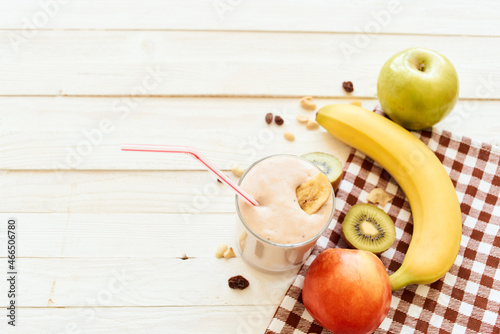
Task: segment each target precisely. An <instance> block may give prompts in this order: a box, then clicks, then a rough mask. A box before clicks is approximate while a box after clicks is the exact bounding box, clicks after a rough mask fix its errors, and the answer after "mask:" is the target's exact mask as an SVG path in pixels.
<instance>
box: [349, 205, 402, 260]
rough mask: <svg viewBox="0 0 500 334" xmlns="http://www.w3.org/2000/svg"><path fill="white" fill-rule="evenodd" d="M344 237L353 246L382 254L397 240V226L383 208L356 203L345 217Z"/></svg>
mask: <svg viewBox="0 0 500 334" xmlns="http://www.w3.org/2000/svg"><path fill="white" fill-rule="evenodd" d="M342 237H343V238H344V240H345V241H346V242H347V244H348V245H349V246H350V247H352V248H357V249H362V250H366V251H369V252H372V253H374V254H380V253H382V252H384V251H386V250H387V249H389V247H391V245H392V244H393V243H394V240H396V228H395V227H394V222H393V221H392V219H391V217H389V216H388V215H387V213H385V212H384V211H383V210H381V209H379V208H377V207H376V206H374V205H371V204H364V203H363V204H356V205H354V206H353V207H352V208H351V209H349V211H348V212H347V215H346V216H345V218H344V222H343V223H342Z"/></svg>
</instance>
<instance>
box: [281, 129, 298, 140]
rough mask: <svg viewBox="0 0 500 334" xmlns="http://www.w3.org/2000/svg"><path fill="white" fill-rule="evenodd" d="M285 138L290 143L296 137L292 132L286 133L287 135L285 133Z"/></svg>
mask: <svg viewBox="0 0 500 334" xmlns="http://www.w3.org/2000/svg"><path fill="white" fill-rule="evenodd" d="M283 138H285V139H286V140H288V141H294V140H295V135H294V134H293V133H291V132H288V131H285V133H283Z"/></svg>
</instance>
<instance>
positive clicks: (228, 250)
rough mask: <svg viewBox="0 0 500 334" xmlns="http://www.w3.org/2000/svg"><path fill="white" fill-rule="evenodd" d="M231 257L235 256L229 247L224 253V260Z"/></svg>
mask: <svg viewBox="0 0 500 334" xmlns="http://www.w3.org/2000/svg"><path fill="white" fill-rule="evenodd" d="M232 257H236V254H234V250H233V247H229V248H228V249H227V250H226V251H225V252H224V258H225V259H230V258H232Z"/></svg>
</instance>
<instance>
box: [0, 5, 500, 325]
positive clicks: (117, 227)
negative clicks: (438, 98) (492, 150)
mask: <svg viewBox="0 0 500 334" xmlns="http://www.w3.org/2000/svg"><path fill="white" fill-rule="evenodd" d="M413 46H421V47H427V48H430V49H434V50H436V51H439V52H441V53H443V54H444V55H446V56H447V57H448V58H449V59H450V60H451V61H452V62H453V63H454V65H455V67H456V69H457V71H458V73H459V76H460V83H461V89H460V97H461V98H460V101H459V102H458V104H457V106H456V108H455V110H454V112H453V113H452V114H451V115H450V116H449V117H448V118H447V119H446V120H445V121H443V122H442V123H440V124H439V126H440V127H442V128H446V129H448V130H451V131H454V132H456V133H459V134H464V135H467V136H471V137H474V138H476V139H479V140H483V141H489V142H491V143H496V144H500V58H499V55H500V4H499V3H498V1H483V2H481V3H474V4H473V3H472V2H470V1H460V2H456V1H445V2H443V3H441V2H438V1H431V0H422V1H419V2H418V3H417V2H415V1H402V0H401V1H397V0H395V1H392V2H388V3H387V2H385V1H369V0H357V1H325V0H313V1H272V2H271V1H264V0H253V1H245V0H206V1H200V0H192V1H185V0H184V1H183V0H176V1H162V0H142V1H134V0H99V1H98V0H64V1H63V0H41V1H37V0H17V1H2V2H0V59H1V60H0V208H1V210H0V212H1V213H0V231H1V234H0V235H1V238H0V255H1V261H3V262H4V263H3V264H2V265H1V268H3V269H2V270H3V271H4V272H5V273H4V274H2V279H1V280H0V282H1V284H0V296H1V298H2V299H1V306H2V308H3V309H4V311H3V313H2V316H1V317H0V319H2V320H1V322H0V332H2V333H134V334H137V333H217V334H220V333H263V331H264V330H265V328H266V326H267V324H268V322H269V321H270V319H271V318H272V316H273V313H274V311H275V309H276V307H277V305H278V304H279V303H280V301H281V299H282V297H283V296H284V294H285V292H286V289H287V288H288V285H289V284H290V283H291V282H292V280H293V275H294V272H291V273H285V274H281V275H269V274H263V273H260V272H258V271H256V270H254V269H252V268H250V267H248V266H247V265H246V264H245V263H243V261H242V259H241V258H239V257H238V258H234V259H230V260H219V259H216V258H215V257H214V251H215V249H216V247H217V245H218V244H220V243H223V242H225V243H228V244H231V245H234V241H233V234H234V220H235V213H234V195H233V193H232V192H231V191H230V190H229V189H228V187H225V186H223V185H221V184H218V183H217V182H216V181H215V179H214V178H213V177H212V176H211V175H210V174H208V172H206V171H205V170H204V169H203V168H201V166H200V165H199V164H198V163H197V162H196V161H193V160H191V159H190V158H189V157H187V156H182V155H166V154H153V153H151V154H146V153H130V152H121V151H120V144H122V143H151V144H180V145H193V146H196V147H198V148H199V149H200V150H202V151H203V152H204V153H205V154H206V156H208V157H209V158H210V159H212V160H213V161H214V162H215V163H216V164H217V165H218V166H220V167H221V168H223V169H225V170H229V169H230V167H231V165H232V164H238V165H239V166H241V167H246V166H248V165H249V164H250V163H251V162H253V161H254V160H256V159H258V158H260V157H263V156H266V155H269V154H273V153H293V154H303V153H307V152H310V151H326V152H330V153H332V154H335V155H337V156H339V157H340V158H341V159H345V158H346V157H347V154H348V152H349V148H348V147H346V146H344V145H343V144H341V143H339V142H337V141H336V140H334V139H333V138H332V137H331V136H330V135H329V134H327V133H326V132H324V131H322V130H320V131H306V130H305V129H304V128H303V127H301V126H299V125H298V124H297V122H296V121H295V116H296V115H297V114H307V112H305V111H303V110H302V109H301V108H300V105H299V103H298V100H299V98H300V97H301V96H304V95H312V96H314V97H315V98H316V102H317V103H318V105H319V106H322V105H325V104H328V103H332V102H344V101H351V100H354V99H356V100H361V101H362V103H363V106H365V107H366V108H369V109H370V108H373V107H374V106H375V105H376V104H377V101H376V81H377V75H378V71H379V69H380V68H381V66H382V64H383V63H384V62H385V60H386V59H388V58H389V57H390V56H391V55H392V54H394V53H395V52H397V51H400V50H403V49H405V48H408V47H413ZM347 80H349V81H352V82H353V83H354V88H355V91H354V93H353V94H352V95H351V96H347V95H346V93H345V92H344V91H343V90H342V82H343V81H347ZM268 112H272V113H275V114H280V115H282V116H283V117H284V118H285V122H286V123H285V125H284V126H283V127H281V128H280V127H277V126H271V127H268V126H267V125H266V124H265V122H264V115H265V114H266V113H268ZM285 129H286V130H288V131H291V132H294V133H295V135H296V141H295V142H293V143H291V142H287V141H285V140H284V139H283V137H282V133H283V131H284V130H285ZM9 217H15V218H17V221H18V223H17V224H18V225H17V241H18V248H17V256H18V259H17V263H16V265H17V270H18V284H17V288H16V289H17V297H16V298H17V306H18V308H17V318H16V325H17V326H16V327H15V328H12V327H11V326H7V318H6V316H5V315H6V312H7V311H6V310H5V307H7V305H8V303H9V298H8V297H7V290H8V286H7V282H6V280H5V279H4V275H5V276H6V275H7V274H6V272H7V257H6V254H7V237H6V230H7V219H8V218H9ZM186 256H187V259H183V258H185V257H186ZM236 274H242V275H244V276H245V277H247V278H248V279H249V280H250V282H251V286H250V288H248V289H246V290H244V291H233V290H231V289H229V288H228V287H227V279H228V278H229V277H230V276H233V275H236Z"/></svg>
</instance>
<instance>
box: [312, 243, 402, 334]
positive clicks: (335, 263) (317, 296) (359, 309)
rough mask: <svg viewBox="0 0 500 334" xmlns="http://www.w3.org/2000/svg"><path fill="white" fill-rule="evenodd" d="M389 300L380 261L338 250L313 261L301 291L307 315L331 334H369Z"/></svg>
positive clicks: (365, 254) (363, 253)
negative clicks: (331, 333)
mask: <svg viewBox="0 0 500 334" xmlns="http://www.w3.org/2000/svg"><path fill="white" fill-rule="evenodd" d="M391 298H392V289H391V284H390V283H389V275H388V274H387V271H386V270H385V267H384V265H383V263H382V261H380V259H379V258H378V257H377V256H375V255H374V254H372V253H371V252H367V251H363V250H352V249H342V248H335V249H327V250H325V251H324V252H322V253H321V254H320V255H318V257H317V258H316V259H314V261H313V263H311V266H310V267H309V269H308V271H307V273H306V277H305V279H304V288H303V290H302V300H303V301H304V305H305V307H306V309H307V311H308V312H309V314H311V316H312V317H313V318H314V319H315V320H316V321H317V322H318V323H319V324H320V325H321V326H323V327H324V328H326V329H328V330H329V331H332V332H333V333H334V334H348V333H349V334H366V333H372V332H373V331H375V330H376V329H377V328H378V327H379V326H380V324H381V323H382V321H383V320H384V319H385V317H386V316H387V313H388V312H389V308H390V306H391Z"/></svg>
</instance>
